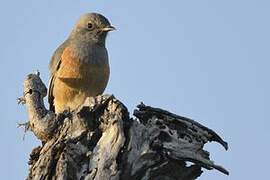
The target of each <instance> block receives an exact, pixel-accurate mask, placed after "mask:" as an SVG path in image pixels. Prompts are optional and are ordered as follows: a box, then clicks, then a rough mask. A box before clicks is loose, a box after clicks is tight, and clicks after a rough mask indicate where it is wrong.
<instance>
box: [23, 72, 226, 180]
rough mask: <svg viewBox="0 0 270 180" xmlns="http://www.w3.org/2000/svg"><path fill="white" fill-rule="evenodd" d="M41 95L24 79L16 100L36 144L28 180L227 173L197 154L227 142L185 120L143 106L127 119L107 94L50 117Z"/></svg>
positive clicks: (32, 78) (35, 81)
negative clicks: (23, 108)
mask: <svg viewBox="0 0 270 180" xmlns="http://www.w3.org/2000/svg"><path fill="white" fill-rule="evenodd" d="M46 91H47V90H46V87H45V85H44V84H43V83H42V81H41V79H40V78H39V74H30V75H28V76H27V78H26V80H25V81H24V98H21V100H23V101H24V102H25V104H26V107H27V111H28V116H29V122H28V127H29V129H30V130H31V131H32V132H33V133H34V134H35V135H36V137H37V138H38V139H40V140H41V141H42V145H41V146H39V147H37V148H35V149H34V150H33V151H32V153H31V155H30V161H29V165H30V169H29V175H28V178H27V179H29V180H30V179H34V180H36V179H38V180H40V179H44V180H45V179H46V180H47V179H48V180H50V179H63V180H64V179H65V180H66V179H67V180H69V179H70V180H71V179H72V180H73V179H79V180H83V179H86V180H90V179H95V180H107V179H113V180H118V179H123V180H125V179H130V180H138V179H144V180H148V179H155V180H157V179H158V180H176V179H178V180H192V179H196V178H197V177H199V176H200V175H201V173H202V170H201V168H202V167H203V168H206V169H213V168H214V169H217V170H219V171H221V172H222V173H224V174H229V173H228V171H227V170H226V169H224V168H223V167H221V166H218V165H215V164H214V163H213V161H211V160H210V158H209V153H208V152H207V151H205V150H203V146H204V144H205V143H207V142H208V141H216V142H218V143H220V144H221V145H223V146H224V148H225V149H227V148H228V146H227V143H226V142H225V141H223V140H222V139H221V138H220V137H219V136H218V135H217V134H216V133H215V132H214V131H212V130H211V129H208V128H207V127H205V126H203V125H201V124H199V123H197V122H195V121H193V120H191V119H188V118H185V117H181V116H177V115H175V114H172V113H170V112H168V111H164V110H162V109H158V108H152V107H150V106H145V105H144V104H140V105H138V109H136V110H135V111H134V116H135V117H136V118H131V117H130V116H129V112H128V110H127V108H126V107H125V106H124V105H123V104H122V103H121V102H120V101H119V100H117V99H116V98H115V97H114V96H113V95H101V96H97V97H95V98H91V97H89V98H88V99H87V100H86V101H85V102H84V104H82V105H81V106H80V107H79V108H78V109H76V110H74V111H71V112H69V111H66V112H63V113H61V114H58V115H56V114H54V112H52V111H48V110H47V109H46V108H45V106H44V103H43V98H44V97H45V96H46ZM188 161H189V162H193V165H191V166H187V165H186V162H188Z"/></svg>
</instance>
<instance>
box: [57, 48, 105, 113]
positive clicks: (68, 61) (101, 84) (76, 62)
mask: <svg viewBox="0 0 270 180" xmlns="http://www.w3.org/2000/svg"><path fill="white" fill-rule="evenodd" d="M61 58H62V59H61V64H60V67H59V69H58V71H57V72H56V74H55V75H56V79H55V82H54V89H53V95H54V105H55V109H56V112H61V111H63V110H64V109H66V108H68V107H69V108H71V109H74V108H76V107H77V106H79V105H81V104H82V103H83V102H84V100H85V98H86V97H88V96H96V95H98V94H102V93H103V91H104V90H105V87H106V85H107V82H108V79H109V66H108V64H104V66H100V65H99V66H97V65H94V64H89V63H85V62H84V61H81V60H80V59H78V58H76V56H75V54H74V53H73V52H72V50H71V49H70V48H66V49H65V50H64V52H63V54H62V57H61Z"/></svg>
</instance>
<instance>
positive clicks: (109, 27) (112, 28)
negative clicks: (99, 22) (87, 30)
mask: <svg viewBox="0 0 270 180" xmlns="http://www.w3.org/2000/svg"><path fill="white" fill-rule="evenodd" d="M115 30H116V28H115V27H113V26H107V27H104V28H102V29H101V31H104V32H109V31H115Z"/></svg>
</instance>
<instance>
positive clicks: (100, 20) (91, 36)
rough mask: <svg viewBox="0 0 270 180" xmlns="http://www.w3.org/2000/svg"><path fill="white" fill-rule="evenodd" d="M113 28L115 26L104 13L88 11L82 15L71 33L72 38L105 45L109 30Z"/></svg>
mask: <svg viewBox="0 0 270 180" xmlns="http://www.w3.org/2000/svg"><path fill="white" fill-rule="evenodd" d="M113 30H115V28H114V27H113V26H111V24H110V22H109V20H108V19H107V18H105V17H104V16H103V15H101V14H98V13H87V14H84V15H82V16H81V17H80V19H79V20H78V22H77V23H76V25H75V27H74V28H73V30H72V32H71V34H70V38H72V39H80V40H83V41H86V42H91V43H98V44H104V45H105V40H106V36H107V34H108V32H109V31H113Z"/></svg>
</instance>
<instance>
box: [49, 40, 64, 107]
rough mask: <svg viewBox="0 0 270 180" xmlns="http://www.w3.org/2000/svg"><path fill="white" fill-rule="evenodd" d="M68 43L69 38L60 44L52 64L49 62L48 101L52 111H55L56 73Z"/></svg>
mask: <svg viewBox="0 0 270 180" xmlns="http://www.w3.org/2000/svg"><path fill="white" fill-rule="evenodd" d="M67 45H68V40H67V41H65V42H64V43H63V44H62V45H61V46H59V47H58V48H57V49H56V51H55V52H54V54H53V56H52V58H51V61H50V64H49V70H50V74H51V76H50V81H49V92H48V102H49V108H50V110H51V111H54V109H55V108H54V96H53V88H54V81H55V78H56V77H55V74H56V72H57V71H58V69H59V68H60V66H61V56H62V53H63V51H64V50H65V48H66V47H67Z"/></svg>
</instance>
